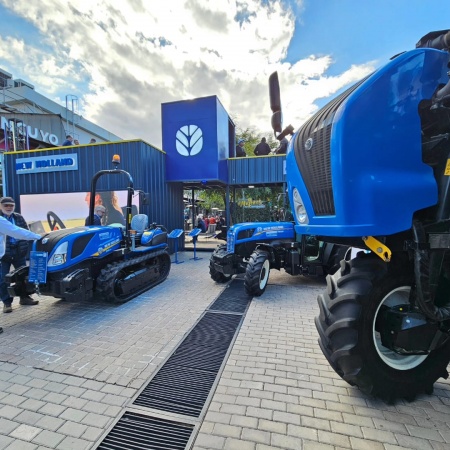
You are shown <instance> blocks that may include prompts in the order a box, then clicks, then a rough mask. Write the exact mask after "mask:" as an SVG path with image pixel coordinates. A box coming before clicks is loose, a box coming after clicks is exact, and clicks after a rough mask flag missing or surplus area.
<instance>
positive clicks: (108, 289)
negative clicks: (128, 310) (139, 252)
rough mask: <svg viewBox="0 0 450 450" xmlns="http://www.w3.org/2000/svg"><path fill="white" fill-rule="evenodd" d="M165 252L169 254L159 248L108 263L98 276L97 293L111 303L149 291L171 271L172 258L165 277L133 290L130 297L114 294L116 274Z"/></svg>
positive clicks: (126, 299) (129, 298) (123, 301)
mask: <svg viewBox="0 0 450 450" xmlns="http://www.w3.org/2000/svg"><path fill="white" fill-rule="evenodd" d="M163 254H166V255H168V253H167V251H166V250H165V249H164V250H157V251H156V252H154V253H153V252H152V253H151V254H146V255H144V256H139V257H137V258H132V259H128V260H126V261H121V262H116V263H112V264H108V265H107V266H106V267H105V268H104V269H103V270H102V271H101V272H100V275H99V276H98V278H97V285H96V290H95V293H96V295H97V296H98V297H99V298H101V299H102V300H106V301H108V302H111V303H125V302H127V301H129V300H131V299H132V298H134V297H136V296H138V295H139V294H142V293H143V292H145V291H148V290H149V289H150V288H152V287H154V286H156V285H157V284H159V283H162V282H163V281H164V280H165V279H166V278H167V277H168V275H169V272H170V258H169V270H167V274H166V275H165V276H164V277H163V278H158V279H157V280H155V281H154V282H152V283H150V284H149V285H147V286H145V287H143V288H142V289H139V290H137V291H136V292H133V293H132V294H131V295H130V296H129V297H125V298H122V297H120V298H117V297H116V296H115V295H114V281H115V279H116V275H117V273H118V272H119V271H121V270H122V269H124V268H129V267H131V266H134V265H138V264H141V263H143V262H145V261H149V260H151V259H155V258H157V257H158V256H161V255H163Z"/></svg>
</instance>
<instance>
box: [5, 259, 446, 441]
mask: <svg viewBox="0 0 450 450" xmlns="http://www.w3.org/2000/svg"><path fill="white" fill-rule="evenodd" d="M197 256H200V257H202V258H203V259H201V260H198V261H192V260H190V259H189V258H190V257H192V253H185V254H179V259H180V260H184V261H185V263H183V264H179V265H173V266H172V270H171V273H170V275H169V278H168V279H167V280H166V281H165V282H164V283H162V284H161V285H159V286H157V287H155V288H153V289H151V290H150V291H148V292H146V293H145V294H143V295H141V296H139V297H137V298H136V299H134V300H132V301H131V302H129V303H126V304H124V305H119V306H111V305H107V304H101V303H92V304H87V303H67V302H64V301H59V300H56V299H54V298H48V297H47V298H42V299H41V303H40V304H39V306H32V307H26V306H19V305H18V304H17V303H16V304H15V306H14V311H13V313H12V314H0V325H1V326H3V328H4V330H5V331H4V333H3V334H2V335H0V449H4V448H7V449H9V450H11V449H24V450H27V449H30V450H31V449H44V448H56V449H67V450H77V449H80V450H82V449H83V450H84V449H89V448H95V446H96V445H97V444H98V442H99V439H100V437H101V436H102V434H103V433H104V431H105V430H107V429H108V428H110V427H111V425H112V424H113V423H114V422H115V421H116V419H117V418H118V417H120V415H121V413H122V412H123V411H124V410H125V407H126V406H127V405H129V403H130V399H131V398H133V397H134V396H135V394H136V392H137V391H138V390H139V389H140V388H141V387H142V386H144V385H145V384H146V382H147V380H148V379H149V378H150V377H151V376H152V374H154V373H155V370H156V368H157V367H158V366H159V365H160V364H161V363H162V362H163V361H164V360H165V359H166V358H167V356H168V355H169V354H170V352H171V351H172V350H173V349H174V348H175V347H176V346H177V345H178V344H179V342H180V341H181V340H182V338H183V337H184V336H185V334H186V333H187V332H188V331H189V330H190V329H191V327H192V326H193V325H194V324H195V322H196V321H197V320H198V318H199V317H200V316H201V314H202V313H203V311H204V310H205V309H206V308H207V307H208V305H209V304H210V303H211V302H212V301H213V300H214V299H215V298H216V297H217V296H218V295H219V293H220V292H221V291H222V289H223V286H221V285H218V284H215V283H214V282H212V280H211V279H210V277H209V273H208V259H209V254H208V253H200V254H198V255H197ZM270 281H271V283H276V284H271V285H269V287H268V288H267V291H266V293H265V294H264V295H263V296H262V297H260V298H258V299H254V300H253V301H252V303H251V305H250V309H249V311H248V313H247V316H246V318H245V321H244V323H243V326H242V328H241V330H240V333H239V335H238V337H237V340H236V342H235V345H234V347H233V349H232V351H231V353H230V357H229V359H228V361H227V364H226V366H225V369H224V372H223V373H222V376H221V379H220V381H219V383H218V386H217V389H216V391H215V393H214V395H213V397H212V402H211V404H210V405H209V409H208V411H207V412H206V414H205V416H204V417H202V419H204V420H203V423H202V424H201V426H200V427H199V428H200V431H199V434H198V436H197V437H196V439H195V442H194V448H196V449H200V448H201V449H205V448H206V449H216V448H218V449H222V448H223V449H225V448H229V449H239V450H245V449H247V448H248V449H255V450H264V449H269V448H278V449H341V448H352V449H375V450H377V449H385V450H394V449H400V448H403V449H405V448H406V449H412V448H414V449H420V450H423V449H431V450H433V449H436V450H438V449H450V386H449V383H448V382H447V381H444V380H440V382H439V383H438V384H437V385H436V389H435V393H434V395H432V396H423V397H421V398H419V399H418V400H417V401H415V402H414V403H405V402H399V403H397V404H396V405H386V404H385V403H383V402H380V401H376V400H373V399H371V398H368V397H366V396H364V395H362V394H361V393H360V392H359V390H358V389H356V388H353V387H351V386H349V385H348V384H346V383H345V382H343V381H342V380H341V379H340V378H339V377H338V376H337V375H336V374H335V373H334V371H333V370H332V369H331V368H330V367H329V366H328V363H327V362H326V360H325V358H324V357H323V355H322V353H321V352H320V349H319V347H318V344H317V333H316V330H315V327H314V323H313V318H314V316H315V315H316V314H317V306H316V297H317V294H318V293H319V292H320V291H321V290H322V289H323V288H324V282H323V281H320V280H315V279H313V278H301V277H290V276H289V275H287V274H285V273H278V272H277V271H275V272H274V273H273V274H272V275H271V280H270Z"/></svg>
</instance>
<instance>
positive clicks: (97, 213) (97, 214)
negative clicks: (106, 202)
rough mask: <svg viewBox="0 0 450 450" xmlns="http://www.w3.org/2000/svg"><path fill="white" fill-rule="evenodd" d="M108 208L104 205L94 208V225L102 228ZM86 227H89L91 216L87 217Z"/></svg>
mask: <svg viewBox="0 0 450 450" xmlns="http://www.w3.org/2000/svg"><path fill="white" fill-rule="evenodd" d="M105 212H106V208H105V207H104V206H103V205H97V206H96V207H95V208H94V223H93V224H92V225H98V226H100V225H101V224H102V218H103V216H104V215H105ZM84 225H85V226H88V225H89V216H88V217H86V220H85V221H84Z"/></svg>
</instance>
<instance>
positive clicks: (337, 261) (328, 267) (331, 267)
mask: <svg viewBox="0 0 450 450" xmlns="http://www.w3.org/2000/svg"><path fill="white" fill-rule="evenodd" d="M325 245H333V250H332V251H331V254H330V256H329V258H328V261H324V263H323V266H324V270H325V273H326V274H327V275H333V274H334V273H336V271H337V270H338V269H339V268H340V266H341V261H342V260H346V261H349V260H350V257H351V253H352V249H351V247H347V246H346V245H337V244H327V243H325Z"/></svg>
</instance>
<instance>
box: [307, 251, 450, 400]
mask: <svg viewBox="0 0 450 450" xmlns="http://www.w3.org/2000/svg"><path fill="white" fill-rule="evenodd" d="M394 256H395V255H394ZM412 284H413V268H412V264H411V263H409V262H408V260H407V258H402V257H400V256H397V257H396V258H393V260H392V262H390V263H384V262H383V261H382V260H381V259H380V258H378V256H376V255H374V254H364V253H360V254H358V256H357V257H356V258H355V259H353V260H351V261H343V262H342V264H341V268H340V270H338V271H337V272H336V273H335V274H334V275H329V276H328V277H327V292H326V293H325V294H323V295H319V297H318V302H319V307H320V315H319V316H318V317H316V319H315V322H316V327H317V330H318V331H319V335H320V337H319V345H320V347H321V349H322V351H323V353H324V355H325V356H326V358H327V359H328V362H329V363H330V364H331V366H332V367H333V369H334V370H335V371H336V372H337V373H338V375H340V376H341V377H342V378H343V379H344V380H345V381H347V382H348V383H349V384H351V385H356V386H358V387H359V388H360V389H361V390H362V391H363V392H364V393H366V394H370V395H373V396H376V397H381V398H383V399H384V400H386V401H388V402H392V401H394V400H395V399H396V398H405V399H407V400H409V401H412V400H413V399H414V398H415V396H416V395H417V394H419V393H422V392H425V393H431V392H432V391H433V384H434V383H435V381H436V380H437V379H438V378H440V377H443V378H447V377H448V372H447V365H448V363H449V360H450V342H447V343H446V344H444V345H443V346H442V347H440V348H438V349H436V350H434V351H432V352H431V353H430V354H428V355H406V356H405V355H399V354H397V353H395V352H393V351H391V350H389V349H387V348H386V347H384V346H382V344H381V339H380V336H379V333H378V332H377V331H376V329H375V323H376V320H377V316H378V313H379V311H380V307H381V305H386V306H394V305H400V304H407V303H408V298H409V292H410V289H411V286H412Z"/></svg>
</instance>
